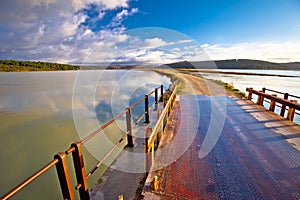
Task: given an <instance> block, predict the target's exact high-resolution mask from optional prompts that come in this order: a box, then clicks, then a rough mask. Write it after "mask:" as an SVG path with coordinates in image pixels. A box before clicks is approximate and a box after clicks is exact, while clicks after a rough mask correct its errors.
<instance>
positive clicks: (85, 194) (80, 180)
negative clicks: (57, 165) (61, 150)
mask: <svg viewBox="0 0 300 200" xmlns="http://www.w3.org/2000/svg"><path fill="white" fill-rule="evenodd" d="M81 145H82V143H81V142H76V143H73V144H72V145H71V147H74V148H75V151H73V152H72V156H73V163H74V168H75V173H76V178H77V186H76V187H75V189H76V190H79V194H80V199H82V200H87V199H90V196H89V188H88V183H87V179H86V173H85V169H84V162H83V154H82V148H81Z"/></svg>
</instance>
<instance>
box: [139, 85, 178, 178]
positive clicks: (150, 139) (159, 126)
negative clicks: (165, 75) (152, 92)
mask: <svg viewBox="0 0 300 200" xmlns="http://www.w3.org/2000/svg"><path fill="white" fill-rule="evenodd" d="M176 89H177V86H175V88H174V90H173V91H171V95H170V97H169V99H168V102H167V104H166V105H165V108H164V110H163V111H162V113H161V114H160V117H159V118H158V121H157V122H156V124H155V126H154V128H153V129H152V130H151V129H146V137H145V144H146V146H145V154H146V171H147V172H149V171H150V167H151V164H152V163H153V162H154V155H155V146H156V147H158V145H159V142H160V137H159V135H160V134H161V133H162V132H163V131H164V128H165V125H166V123H167V118H168V117H169V115H170V112H171V110H172V108H173V104H174V100H175V97H176ZM149 133H150V135H149ZM150 153H151V154H150Z"/></svg>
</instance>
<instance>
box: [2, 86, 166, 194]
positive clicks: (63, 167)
mask: <svg viewBox="0 0 300 200" xmlns="http://www.w3.org/2000/svg"><path fill="white" fill-rule="evenodd" d="M159 89H160V99H161V100H162V99H163V95H164V92H163V85H160V86H159V87H157V88H155V89H154V90H153V91H151V92H150V93H149V94H147V95H145V97H143V98H142V99H140V100H139V101H137V102H136V103H134V104H133V105H131V106H130V107H129V108H126V109H125V111H123V112H122V113H120V114H119V115H117V116H116V117H114V118H113V119H111V120H109V121H108V122H107V123H105V124H104V125H102V126H101V127H100V128H99V129H97V130H95V131H94V132H92V133H91V134H90V135H88V136H87V137H85V138H84V139H82V140H81V141H79V142H74V143H73V144H71V147H70V148H69V149H67V150H66V151H65V152H59V153H57V154H56V155H55V156H54V159H53V160H52V161H51V162H49V163H48V164H47V165H45V166H44V167H43V168H41V169H40V170H38V171H37V172H36V173H34V174H33V175H31V176H30V177H28V178H27V179H26V180H24V181H23V182H22V183H20V184H18V185H17V186H16V187H15V188H13V189H12V190H10V191H9V192H7V193H6V194H4V195H3V196H2V197H0V199H1V200H6V199H9V198H11V197H12V196H14V195H15V194H16V193H18V192H19V191H20V190H22V189H23V188H25V187H26V186H27V185H29V184H30V183H31V182H33V181H34V180H36V179H37V178H38V177H40V176H41V175H42V174H44V173H45V172H46V171H48V170H49V169H50V168H52V167H54V166H56V171H57V175H58V179H59V183H60V188H61V192H62V196H63V199H69V200H73V199H75V194H74V190H73V187H72V182H71V178H70V172H69V166H68V164H67V156H68V155H69V154H71V153H72V158H73V164H74V170H75V175H76V179H77V185H76V186H75V189H76V190H78V191H79V195H80V199H89V198H90V197H89V188H88V183H87V180H88V179H89V178H90V177H91V176H92V175H93V173H94V172H95V171H96V170H97V169H98V168H99V167H100V166H101V165H102V164H103V162H104V161H105V160H106V159H107V158H108V157H109V156H110V155H111V154H112V153H113V152H114V150H115V149H116V148H117V147H118V145H120V144H121V142H122V141H123V140H124V139H125V138H126V137H127V145H126V146H127V147H133V146H134V144H133V140H132V129H133V128H135V127H136V126H137V125H138V124H139V123H140V122H141V121H142V119H144V122H145V123H149V122H150V119H149V111H150V109H151V107H152V106H153V105H155V104H158V101H159V97H158V90H159ZM152 94H155V96H154V102H153V104H152V105H150V106H149V97H150V96H151V95H152ZM143 101H144V102H145V111H144V112H143V114H142V115H141V117H139V119H138V120H137V121H136V122H134V123H133V124H132V109H133V108H134V107H136V106H137V105H139V104H140V103H142V102H143ZM124 115H125V116H126V133H125V134H124V135H123V136H122V137H121V138H120V139H119V141H118V142H117V143H115V144H114V146H113V147H112V149H111V150H109V152H108V153H107V154H106V155H105V156H104V157H103V159H102V160H100V161H99V162H98V163H97V164H96V165H95V166H94V167H93V168H92V169H91V170H90V171H89V172H88V173H86V171H85V167H84V160H83V152H82V145H83V144H84V143H86V142H87V141H89V140H91V139H92V138H93V137H95V136H96V135H97V134H99V133H100V132H101V131H103V130H104V129H105V128H106V127H108V126H109V125H111V124H112V123H113V122H115V121H116V120H118V119H120V118H121V117H123V116H124Z"/></svg>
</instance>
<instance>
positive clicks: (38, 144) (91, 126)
mask: <svg viewBox="0 0 300 200" xmlns="http://www.w3.org/2000/svg"><path fill="white" fill-rule="evenodd" d="M161 84H163V85H164V87H165V89H167V88H168V86H169V84H170V79H169V78H168V77H166V76H162V75H159V74H157V73H155V72H150V71H122V70H117V71H114V70H103V71H101V70H87V71H59V72H20V73H19V72H16V73H15V72H13V73H0V121H1V125H0V136H1V140H0V163H1V164H0V196H2V195H3V194H4V193H6V192H8V191H9V190H10V189H12V188H13V187H14V186H16V185H17V184H19V183H20V182H21V181H23V180H24V179H25V178H27V177H28V176H30V175H31V174H32V173H34V172H35V171H37V170H38V169H40V168H41V167H42V166H44V165H45V164H46V163H48V162H49V161H51V160H52V159H53V156H54V155H55V154H56V153H58V152H60V151H65V150H66V149H68V148H69V147H70V144H71V143H73V142H75V141H79V140H81V139H82V138H83V137H85V136H86V135H88V134H90V133H91V132H92V131H93V130H95V128H98V127H99V126H100V125H101V124H103V123H105V122H106V121H108V120H109V119H111V118H112V117H114V116H116V115H117V114H119V113H121V112H122V111H123V110H124V109H125V108H126V107H128V106H129V105H132V104H133V103H134V102H135V101H137V100H138V99H140V98H142V97H144V95H145V94H147V93H149V92H150V91H151V90H153V89H154V88H155V87H158V86H160V85H161ZM137 112H138V110H137ZM137 115H138V114H137V113H133V118H134V119H135V118H136V117H137ZM74 119H76V120H77V121H76V120H75V121H74ZM120 124H121V125H118V127H116V128H115V129H114V131H112V132H113V133H109V136H108V135H105V134H103V135H104V138H101V137H102V136H101V137H100V138H97V141H99V142H98V143H97V146H98V147H99V146H100V147H101V149H102V152H99V157H100V158H101V157H103V156H104V155H105V153H106V152H107V151H108V149H105V148H106V145H105V144H104V143H103V141H105V140H107V138H110V140H111V141H112V143H114V142H115V141H114V140H116V141H117V140H118V139H119V137H120V133H119V132H120V131H122V129H123V128H124V127H122V123H120ZM119 126H120V127H119ZM116 130H118V131H116ZM107 134H108V133H107ZM106 136H108V137H106ZM103 147H104V148H103ZM99 157H97V158H96V157H95V156H94V155H93V154H91V153H89V152H88V151H87V150H86V149H84V160H85V166H86V171H89V170H90V169H91V168H92V167H93V166H94V165H95V164H96V163H97V161H98V160H99ZM69 158H71V156H69ZM68 163H69V168H70V170H71V174H74V172H73V162H72V160H71V159H69V160H68ZM108 164H109V163H108ZM104 170H105V167H102V168H101V169H100V170H99V171H98V174H96V175H93V176H92V177H93V178H91V179H89V185H90V186H92V185H94V183H95V182H96V181H97V179H98V178H99V176H100V175H101V173H103V172H104ZM72 181H73V186H75V177H72ZM61 198H62V196H61V192H60V188H59V182H58V179H57V175H56V170H55V167H53V168H52V169H51V170H49V171H48V172H46V173H45V174H44V175H42V176H41V177H40V178H38V179H37V180H35V181H34V182H33V183H32V184H30V185H29V186H27V187H26V188H25V189H23V190H22V191H21V192H19V193H18V194H17V195H16V196H15V197H14V198H12V199H61Z"/></svg>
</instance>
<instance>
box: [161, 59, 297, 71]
mask: <svg viewBox="0 0 300 200" xmlns="http://www.w3.org/2000/svg"><path fill="white" fill-rule="evenodd" d="M162 67H171V68H198V69H215V68H216V67H217V68H218V69H262V70H267V69H274V70H300V62H293V63H272V62H267V61H261V60H248V59H234V60H216V61H198V62H188V61H183V62H176V63H170V64H166V65H162Z"/></svg>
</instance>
